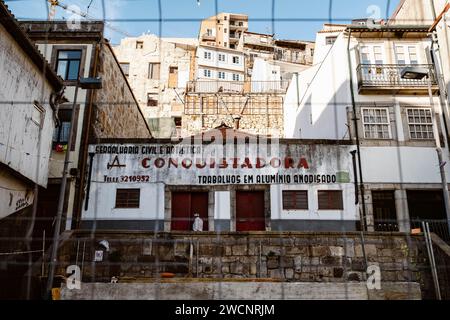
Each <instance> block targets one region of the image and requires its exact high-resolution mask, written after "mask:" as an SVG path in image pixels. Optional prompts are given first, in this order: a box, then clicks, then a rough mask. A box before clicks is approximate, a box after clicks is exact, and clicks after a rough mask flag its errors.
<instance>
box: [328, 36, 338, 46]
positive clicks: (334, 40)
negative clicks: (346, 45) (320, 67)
mask: <svg viewBox="0 0 450 320" xmlns="http://www.w3.org/2000/svg"><path fill="white" fill-rule="evenodd" d="M336 39H337V37H326V38H325V43H326V45H331V44H334V43H335V42H336Z"/></svg>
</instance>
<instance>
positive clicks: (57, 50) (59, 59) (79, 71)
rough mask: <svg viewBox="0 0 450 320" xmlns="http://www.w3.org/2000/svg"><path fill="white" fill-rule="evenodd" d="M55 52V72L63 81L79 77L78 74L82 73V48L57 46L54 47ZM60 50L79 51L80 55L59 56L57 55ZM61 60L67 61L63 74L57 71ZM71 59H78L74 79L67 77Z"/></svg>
mask: <svg viewBox="0 0 450 320" xmlns="http://www.w3.org/2000/svg"><path fill="white" fill-rule="evenodd" d="M55 50H56V53H55V55H56V56H55V72H56V74H58V75H59V76H60V77H61V78H62V79H63V80H64V81H78V78H79V77H80V74H81V73H82V64H83V49H82V48H72V47H70V48H69V47H67V48H65V47H58V48H55ZM61 52H79V53H80V57H79V58H77V59H74V58H60V57H59V55H60V53H61ZM61 61H66V62H67V66H66V70H65V72H64V76H62V75H60V73H59V71H58V70H59V65H60V62H61ZM73 61H78V72H77V78H76V79H69V78H68V76H69V71H70V66H71V63H72V62H73Z"/></svg>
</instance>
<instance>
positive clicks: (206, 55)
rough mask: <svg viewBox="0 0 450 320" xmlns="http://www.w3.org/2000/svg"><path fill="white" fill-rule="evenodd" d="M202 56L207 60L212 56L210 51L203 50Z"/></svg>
mask: <svg viewBox="0 0 450 320" xmlns="http://www.w3.org/2000/svg"><path fill="white" fill-rule="evenodd" d="M203 57H204V58H205V59H207V60H211V57H212V56H211V52H209V51H205V52H203Z"/></svg>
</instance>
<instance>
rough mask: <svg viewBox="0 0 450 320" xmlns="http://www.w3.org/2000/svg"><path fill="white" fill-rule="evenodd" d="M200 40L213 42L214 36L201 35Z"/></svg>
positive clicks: (208, 34)
mask: <svg viewBox="0 0 450 320" xmlns="http://www.w3.org/2000/svg"><path fill="white" fill-rule="evenodd" d="M202 39H203V40H206V41H215V40H216V36H215V35H213V34H210V33H204V34H203V35H202Z"/></svg>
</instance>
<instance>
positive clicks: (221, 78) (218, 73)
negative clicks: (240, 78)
mask: <svg viewBox="0 0 450 320" xmlns="http://www.w3.org/2000/svg"><path fill="white" fill-rule="evenodd" d="M221 74H222V75H223V77H221V76H220V75H221ZM217 79H220V80H225V79H226V73H225V71H218V72H217Z"/></svg>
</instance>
